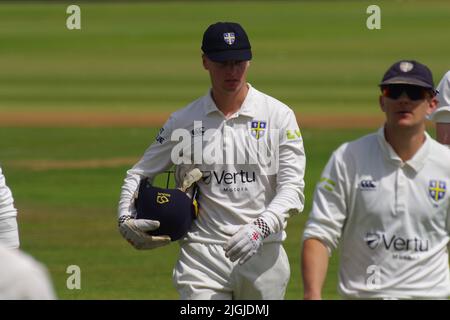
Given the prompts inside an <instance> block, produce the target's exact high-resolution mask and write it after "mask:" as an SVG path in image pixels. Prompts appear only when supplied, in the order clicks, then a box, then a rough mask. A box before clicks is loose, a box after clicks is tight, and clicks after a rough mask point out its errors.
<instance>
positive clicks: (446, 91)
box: [430, 71, 450, 123]
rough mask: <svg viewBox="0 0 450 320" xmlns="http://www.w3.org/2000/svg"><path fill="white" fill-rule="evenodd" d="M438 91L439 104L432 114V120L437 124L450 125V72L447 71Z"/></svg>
mask: <svg viewBox="0 0 450 320" xmlns="http://www.w3.org/2000/svg"><path fill="white" fill-rule="evenodd" d="M437 90H438V91H439V93H438V94H437V99H438V101H439V104H438V108H437V109H436V111H434V112H433V114H431V116H430V120H432V121H434V122H436V123H450V71H447V73H446V74H445V75H444V77H443V78H442V80H441V82H439V85H438V86H437Z"/></svg>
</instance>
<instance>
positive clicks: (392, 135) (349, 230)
mask: <svg viewBox="0 0 450 320" xmlns="http://www.w3.org/2000/svg"><path fill="white" fill-rule="evenodd" d="M380 87H381V90H382V95H381V96H380V106H381V109H382V111H383V112H384V113H385V115H386V122H385V124H384V127H382V128H380V129H379V130H378V132H376V133H374V134H370V135H367V136H365V137H362V138H360V139H358V140H356V141H352V142H349V143H345V144H343V145H342V146H341V147H340V148H338V149H337V150H336V151H335V152H334V153H333V155H332V157H331V159H330V160H329V162H328V164H327V166H326V167H325V170H324V171H323V174H322V178H321V180H320V182H319V183H318V185H317V187H316V190H315V194H314V202H313V207H312V211H311V214H310V217H309V220H308V222H307V224H306V227H305V230H304V242H303V252H302V274H303V280H304V298H305V299H320V298H321V290H322V286H323V283H324V281H325V277H326V273H327V267H328V259H329V255H330V254H331V252H332V250H335V249H336V248H337V247H338V244H339V243H340V257H339V258H340V259H339V284H338V291H339V293H340V294H341V295H342V297H344V298H348V299H416V298H417V299H426V298H430V299H440V298H446V297H447V296H449V295H450V276H449V261H448V251H447V244H448V243H449V233H450V195H449V192H447V191H448V188H447V187H449V185H450V161H449V159H450V150H449V149H448V148H446V147H445V146H443V145H442V144H440V143H438V142H436V141H435V140H433V139H432V138H431V137H430V136H429V135H428V134H427V133H426V132H425V119H426V116H427V115H430V114H431V113H432V112H433V111H434V110H435V108H436V106H437V99H436V97H435V92H436V91H435V90H434V84H433V78H432V74H431V71H430V70H429V69H428V68H427V67H426V66H425V65H423V64H420V63H419V62H416V61H399V62H397V63H395V64H394V65H392V66H391V67H390V68H389V70H388V71H387V72H386V73H385V75H384V77H383V80H382V82H381V84H380Z"/></svg>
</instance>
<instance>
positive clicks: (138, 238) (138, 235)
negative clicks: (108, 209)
mask: <svg viewBox="0 0 450 320" xmlns="http://www.w3.org/2000/svg"><path fill="white" fill-rule="evenodd" d="M158 228H159V221H156V220H147V219H133V218H132V217H131V216H121V217H120V218H119V231H120V234H121V235H122V236H123V237H124V238H125V239H126V240H127V241H128V242H129V243H130V244H131V245H132V246H133V247H135V248H136V249H139V250H141V249H146V250H148V249H155V248H158V247H162V246H165V245H167V244H169V243H170V241H171V239H170V237H169V236H151V235H148V234H147V233H146V232H147V231H154V230H156V229H158Z"/></svg>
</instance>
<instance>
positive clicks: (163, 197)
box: [156, 192, 170, 204]
mask: <svg viewBox="0 0 450 320" xmlns="http://www.w3.org/2000/svg"><path fill="white" fill-rule="evenodd" d="M169 198H170V194H168V193H162V192H158V194H157V196H156V202H157V203H159V204H164V203H167V202H169V201H170V200H169Z"/></svg>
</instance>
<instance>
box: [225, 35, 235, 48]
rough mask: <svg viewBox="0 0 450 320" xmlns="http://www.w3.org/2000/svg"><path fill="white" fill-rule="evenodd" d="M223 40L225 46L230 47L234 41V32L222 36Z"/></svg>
mask: <svg viewBox="0 0 450 320" xmlns="http://www.w3.org/2000/svg"><path fill="white" fill-rule="evenodd" d="M223 40H224V41H225V43H226V44H228V45H230V46H231V45H232V44H233V43H234V40H236V37H235V36H234V32H226V33H224V34H223Z"/></svg>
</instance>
